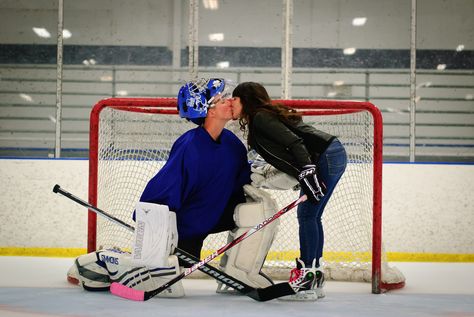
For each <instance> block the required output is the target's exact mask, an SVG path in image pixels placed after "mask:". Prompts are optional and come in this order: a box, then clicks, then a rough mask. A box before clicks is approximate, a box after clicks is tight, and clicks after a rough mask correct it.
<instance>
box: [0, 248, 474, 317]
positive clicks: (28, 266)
mask: <svg viewBox="0 0 474 317" xmlns="http://www.w3.org/2000/svg"><path fill="white" fill-rule="evenodd" d="M72 261H73V259H72V258H34V257H6V256H3V257H0V316H2V317H3V316H12V317H42V316H74V317H78V316H113V317H121V316H137V317H140V316H156V317H164V316H175V317H179V316H196V317H197V316H199V317H201V316H205V317H214V316H216V317H217V316H219V317H223V316H224V317H229V316H245V317H247V316H248V317H252V316H258V317H263V316H272V317H280V316H285V317H297V316H361V317H362V316H365V317H370V316H394V317H395V316H397V317H403V316H450V317H464V316H473V317H474V263H395V265H396V266H397V267H398V268H399V269H400V270H401V271H402V272H403V273H404V274H405V276H406V278H407V282H406V286H405V288H403V289H401V290H396V291H391V292H388V293H385V294H381V295H374V294H371V293H370V285H369V284H365V283H345V282H334V281H328V282H327V283H326V287H325V290H326V297H325V298H323V299H320V300H318V301H316V302H287V301H280V300H272V301H268V302H256V301H254V300H253V299H251V298H249V297H247V296H237V295H221V294H216V293H215V288H216V283H215V281H214V280H210V279H206V280H200V279H190V278H189V277H188V278H187V279H185V280H184V288H185V292H186V297H184V298H179V299H166V298H152V299H150V300H149V301H146V302H133V301H128V300H126V299H122V298H119V297H115V296H113V295H111V294H109V293H108V292H101V293H92V292H86V291H84V290H82V288H80V287H77V286H74V285H71V284H69V283H67V282H66V272H67V270H68V268H69V267H70V266H71V264H72Z"/></svg>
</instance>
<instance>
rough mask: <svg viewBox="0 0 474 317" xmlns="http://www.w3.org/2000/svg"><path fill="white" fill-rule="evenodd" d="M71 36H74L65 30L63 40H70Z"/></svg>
mask: <svg viewBox="0 0 474 317" xmlns="http://www.w3.org/2000/svg"><path fill="white" fill-rule="evenodd" d="M71 36H72V33H71V31H69V30H68V29H64V30H63V38H65V39H68V38H70V37H71Z"/></svg>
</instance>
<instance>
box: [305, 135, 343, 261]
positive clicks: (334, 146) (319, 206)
mask: <svg viewBox="0 0 474 317" xmlns="http://www.w3.org/2000/svg"><path fill="white" fill-rule="evenodd" d="M316 166H317V168H318V177H319V181H322V182H323V183H324V184H326V188H327V193H326V194H325V196H324V197H323V198H322V199H321V200H320V201H319V202H318V203H316V204H314V203H312V202H310V201H309V200H307V201H305V202H303V203H301V204H299V205H298V209H297V213H298V224H299V237H300V259H301V260H302V261H303V262H304V264H305V266H306V267H310V266H311V265H312V262H313V260H314V259H316V267H319V259H320V258H321V257H322V255H323V246H324V231H323V224H322V222H321V217H322V215H323V212H324V208H325V207H326V204H327V203H328V201H329V199H330V198H331V195H332V193H333V191H334V188H335V187H336V185H337V183H338V182H339V179H340V178H341V176H342V174H343V173H344V171H345V170H346V166H347V154H346V150H345V149H344V147H343V145H342V144H341V142H339V140H337V139H335V140H334V141H332V142H331V144H330V145H329V147H328V148H327V149H326V151H324V152H323V153H322V154H321V156H320V157H319V160H318V162H317V163H316ZM301 194H303V192H302V193H301Z"/></svg>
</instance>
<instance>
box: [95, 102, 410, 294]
mask: <svg viewBox="0 0 474 317" xmlns="http://www.w3.org/2000/svg"><path fill="white" fill-rule="evenodd" d="M279 102H281V103H284V104H286V105H288V106H291V107H294V108H296V109H298V110H299V111H302V112H303V114H304V121H305V122H308V123H310V124H314V125H315V126H316V127H317V128H318V129H320V130H323V131H326V132H329V133H331V134H333V135H336V136H338V138H339V139H340V141H341V142H342V143H343V144H344V146H345V148H346V151H347V154H348V166H347V169H346V172H345V173H344V175H343V177H342V179H341V180H340V182H339V184H338V186H337V187H336V190H335V192H334V194H333V196H332V198H331V200H330V201H329V203H328V205H327V207H326V209H325V212H324V215H323V225H324V230H325V245H324V255H323V263H324V264H323V265H324V269H325V272H327V273H326V275H327V277H328V278H329V279H335V280H349V281H366V282H372V292H374V293H380V292H381V291H383V290H387V289H391V288H400V287H403V285H404V277H403V274H402V273H401V272H400V271H399V270H397V269H396V268H394V267H389V265H388V264H387V259H386V255H385V253H384V251H383V246H382V235H381V233H382V218H381V201H382V197H381V195H382V117H381V114H380V112H379V110H378V109H377V108H376V107H375V106H373V105H372V104H370V103H368V102H351V101H313V100H285V101H279ZM194 127H196V126H195V125H194V124H192V123H189V122H186V120H184V119H181V118H179V116H178V115H177V111H176V100H175V99H169V98H166V99H159V98H156V99H155V98H153V99H152V98H145V99H139V98H111V99H105V100H102V101H100V102H99V103H98V104H96V105H95V106H94V108H93V110H92V112H91V119H90V160H89V164H90V167H89V173H90V175H89V202H90V203H91V204H93V205H95V206H98V207H99V208H101V209H103V210H105V211H107V212H108V213H111V214H112V215H114V216H115V217H117V218H119V219H121V220H123V221H125V222H127V223H130V224H131V225H133V222H132V220H131V212H132V211H133V209H134V206H135V204H136V202H137V201H138V200H139V197H140V195H141V193H142V191H143V189H144V187H145V185H146V183H147V182H148V180H149V179H150V178H152V177H153V176H154V175H155V174H156V173H157V171H158V170H159V169H160V168H161V167H162V166H163V165H164V164H165V162H166V160H167V157H168V155H169V152H170V149H171V146H172V144H173V143H174V141H175V140H176V138H178V137H179V136H180V135H181V134H183V133H184V132H185V131H187V130H189V129H191V128H194ZM227 128H228V129H230V130H232V131H233V132H234V133H236V134H237V135H239V136H240V137H242V135H241V132H240V131H239V128H238V124H237V123H236V122H231V123H229V124H228V126H227ZM243 142H244V143H245V141H244V140H243ZM250 159H251V157H250ZM270 193H271V194H272V196H273V197H274V198H275V199H276V201H277V205H278V206H279V208H282V207H284V206H286V205H287V204H289V203H290V202H291V201H293V200H295V199H296V198H297V197H298V195H299V192H298V191H293V190H288V191H270ZM131 239H132V234H131V233H130V232H129V231H128V230H126V229H124V228H121V227H119V226H117V225H116V224H114V223H111V222H109V221H107V220H103V219H101V218H97V217H96V215H95V214H94V213H92V212H90V213H89V220H88V251H89V252H92V251H94V250H96V249H101V248H109V247H119V248H122V249H130V245H131ZM226 242H227V234H226V233H220V234H215V235H212V236H210V237H208V238H207V239H206V241H205V244H204V248H203V254H202V255H201V256H205V255H208V254H209V253H210V252H212V251H213V250H216V249H218V248H219V247H221V246H223V245H224V244H225V243H226ZM298 248H299V241H298V224H297V219H296V212H295V211H292V212H289V213H288V214H287V215H285V216H284V217H282V218H281V223H280V226H279V230H278V233H277V236H276V238H275V240H274V242H273V244H272V248H271V250H270V252H269V254H268V256H267V259H266V262H265V265H264V268H263V271H264V272H265V273H267V274H269V275H270V276H273V277H276V278H282V279H283V278H284V279H286V278H287V277H288V271H289V269H291V268H292V267H293V266H294V263H295V262H294V259H295V258H296V257H298V254H299V250H298ZM281 273H283V274H285V275H282V274H281Z"/></svg>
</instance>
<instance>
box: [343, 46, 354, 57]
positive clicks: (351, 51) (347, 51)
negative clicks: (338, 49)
mask: <svg viewBox="0 0 474 317" xmlns="http://www.w3.org/2000/svg"><path fill="white" fill-rule="evenodd" d="M356 51H357V49H356V48H355V47H348V48H345V49H344V50H343V51H342V52H343V53H344V55H354V54H355V52H356Z"/></svg>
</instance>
